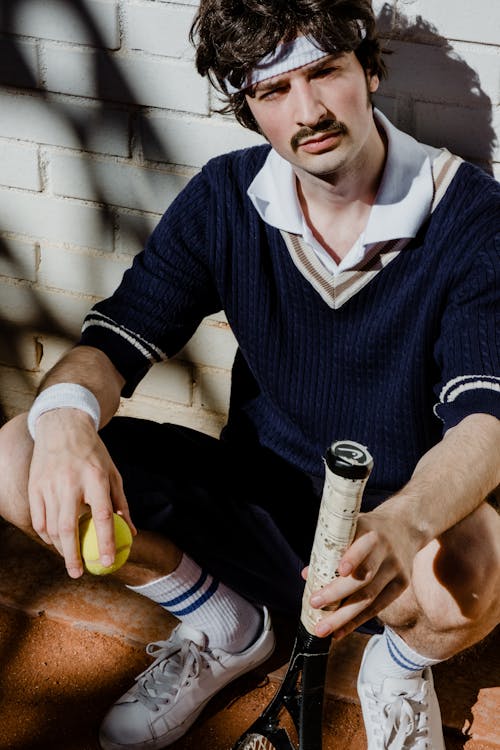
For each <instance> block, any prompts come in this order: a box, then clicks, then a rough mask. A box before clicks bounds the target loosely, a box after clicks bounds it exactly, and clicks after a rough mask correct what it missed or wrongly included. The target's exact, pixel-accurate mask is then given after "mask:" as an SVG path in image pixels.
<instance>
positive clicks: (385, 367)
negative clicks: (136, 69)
mask: <svg viewBox="0 0 500 750" xmlns="http://www.w3.org/2000/svg"><path fill="white" fill-rule="evenodd" d="M267 153H268V147H267V146H260V147H256V148H251V149H245V150H243V151H238V152H234V153H232V154H228V155H225V156H222V157H219V158H217V159H214V160H212V161H211V162H209V163H208V164H207V165H206V167H205V168H204V169H203V170H202V171H201V172H200V173H199V174H198V175H197V176H195V177H194V178H193V179H192V180H191V182H190V183H189V185H188V186H187V187H186V189H185V190H184V191H183V192H182V193H181V194H180V195H179V196H178V197H177V199H176V200H175V201H174V203H173V204H172V205H171V206H170V208H169V209H168V210H167V212H166V213H165V215H164V217H163V218H162V220H161V221H160V223H159V225H158V226H157V228H156V229H155V231H154V232H153V234H152V236H151V238H150V239H149V241H148V243H147V246H146V248H145V250H144V251H143V252H142V253H141V254H139V255H138V256H137V257H136V258H135V259H134V263H133V265H132V268H131V269H130V270H128V271H127V272H126V273H125V275H124V278H123V280H122V283H121V285H120V286H119V288H118V289H117V291H116V292H115V293H114V294H113V296H112V297H110V298H109V299H107V300H105V301H103V302H100V303H98V304H97V305H96V306H95V308H94V309H93V310H92V311H91V313H89V315H88V316H87V318H86V321H85V324H84V328H83V333H82V338H81V342H80V343H82V344H87V345H91V346H96V347H99V348H101V349H103V350H104V351H105V352H106V354H107V355H108V356H109V357H110V359H111V360H112V361H113V362H114V364H115V365H116V367H117V369H118V370H119V371H120V372H121V373H122V374H123V376H124V377H125V379H126V381H127V383H126V386H125V389H124V395H125V396H127V395H130V394H131V393H132V392H133V390H134V388H135V386H136V385H137V383H138V382H139V380H140V379H141V377H143V376H144V374H145V373H146V371H147V370H148V368H149V367H150V366H151V364H152V363H154V362H155V361H158V360H160V359H162V358H164V357H171V356H173V355H174V354H175V353H176V352H178V351H179V349H180V348H181V347H182V346H183V345H184V344H185V343H186V342H187V341H188V339H189V338H190V337H191V335H192V334H193V332H194V331H195V329H196V327H197V326H198V324H199V323H200V321H201V320H202V318H203V317H205V316H206V315H209V314H213V313H215V312H218V311H220V310H223V311H224V312H225V314H226V316H227V319H228V321H229V323H230V325H231V328H232V331H233V332H234V334H235V336H236V339H237V341H238V345H239V350H238V353H237V357H236V361H235V365H234V368H233V380H232V395H231V405H230V414H229V420H228V426H227V427H226V428H225V430H224V437H225V438H226V439H230V440H233V441H241V442H243V443H245V442H248V441H258V442H259V443H260V444H262V445H265V446H267V447H269V448H270V449H272V450H273V451H275V452H276V453H278V454H279V455H281V456H282V457H284V458H285V459H286V460H287V461H289V462H291V463H292V464H294V465H296V466H298V467H299V468H301V469H302V470H304V471H306V472H309V473H311V474H314V475H316V476H318V477H321V476H322V474H323V465H322V460H321V457H322V455H323V454H324V451H325V449H326V447H327V446H328V445H329V444H330V443H331V442H332V441H333V440H335V439H352V440H357V441H359V442H361V443H363V444H365V445H367V446H368V447H369V449H370V451H371V452H372V453H373V455H374V456H375V459H376V460H375V469H374V472H373V474H372V477H371V479H370V484H371V486H372V487H373V488H376V489H377V490H378V491H380V492H382V493H385V492H388V493H389V492H393V491H395V490H397V489H399V488H400V487H401V486H402V485H403V484H404V483H405V482H406V481H408V479H409V477H410V474H411V473H412V471H413V469H414V467H415V464H416V463H417V461H418V459H419V458H420V457H421V456H422V454H423V453H425V452H426V451H427V450H428V449H429V448H430V447H431V446H432V445H434V444H435V443H436V442H437V441H438V440H439V439H440V438H441V435H442V432H443V424H444V429H448V428H450V427H452V426H453V425H455V424H457V423H458V422H459V421H460V420H461V419H463V418H464V417H465V416H467V415H468V414H472V413H476V412H486V413H490V414H494V415H496V416H497V417H500V377H499V375H500V368H499V350H500V346H499V345H500V334H499V327H498V297H499V281H500V269H499V263H498V261H499V254H500V185H499V184H498V183H497V182H495V181H494V180H493V179H492V178H490V177H489V176H488V175H486V174H485V173H483V172H482V171H481V170H479V169H478V168H476V167H474V166H472V165H470V164H467V163H463V164H462V165H461V166H460V167H459V169H458V172H457V174H456V175H455V177H454V178H453V180H452V182H451V185H450V186H449V187H448V189H447V191H446V193H445V195H444V197H443V198H442V200H441V201H440V203H439V205H438V206H437V208H436V210H435V211H434V213H433V214H432V215H431V216H430V217H429V219H428V220H427V222H426V223H425V224H424V226H422V227H421V230H420V232H419V233H418V235H417V237H416V238H415V239H414V240H412V241H411V242H410V243H409V244H408V245H407V246H406V247H405V248H404V249H403V250H402V251H401V252H400V253H399V255H397V257H396V258H395V259H394V260H392V261H391V262H390V263H389V264H388V265H387V267H385V268H383V269H382V270H381V271H380V272H379V273H378V274H377V275H375V276H374V278H373V279H372V280H371V281H370V282H369V283H368V284H366V286H364V287H363V288H362V289H360V290H359V291H358V292H357V293H356V294H355V295H354V296H353V297H351V298H350V299H348V300H347V301H346V302H345V304H343V305H342V306H341V307H340V308H339V309H331V308H330V307H329V306H328V305H327V304H325V302H324V301H323V300H322V299H321V297H320V295H319V294H318V292H317V291H316V290H315V289H314V288H313V287H312V285H311V284H310V283H309V281H308V279H307V278H306V277H305V276H304V275H303V274H302V273H300V271H299V270H298V269H297V267H296V266H295V265H294V263H293V261H292V259H291V257H290V254H289V252H288V250H287V248H286V245H285V242H284V240H283V237H282V236H281V234H280V232H279V231H278V230H277V229H274V228H273V227H271V226H268V225H266V224H265V223H264V222H263V221H262V220H261V219H260V218H259V217H258V215H257V213H256V211H255V210H254V208H253V206H252V205H251V202H250V200H249V198H248V197H247V195H246V190H247V188H248V185H249V184H250V182H251V181H252V179H253V178H254V176H255V175H256V173H257V171H258V170H259V169H260V167H261V166H262V164H263V162H264V160H265V157H266V155H267ZM436 404H437V405H436Z"/></svg>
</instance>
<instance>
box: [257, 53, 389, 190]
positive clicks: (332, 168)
mask: <svg viewBox="0 0 500 750" xmlns="http://www.w3.org/2000/svg"><path fill="white" fill-rule="evenodd" d="M378 85H379V80H378V78H377V76H371V77H370V76H367V75H366V73H365V71H364V70H363V68H362V66H361V64H360V63H359V61H358V59H357V57H356V55H355V54H354V52H347V53H342V54H340V55H336V56H333V55H329V56H327V57H324V58H322V59H321V60H319V61H317V62H314V63H311V64H309V65H305V66H303V67H301V68H298V69H296V70H293V71H290V72H288V73H284V74H282V75H279V76H276V77H274V78H270V79H268V80H266V81H261V82H260V83H257V84H256V85H255V88H254V91H253V93H254V96H249V95H248V94H247V97H246V99H247V103H248V106H249V107H250V110H251V112H252V114H253V116H254V118H255V120H256V121H257V123H258V125H259V127H260V130H261V132H262V134H263V135H264V136H265V137H266V138H267V140H268V141H269V143H270V144H271V145H272V146H273V148H274V149H275V150H276V151H277V152H278V153H279V154H280V156H282V157H283V158H284V159H286V160H287V161H289V162H290V163H291V164H292V165H294V166H295V167H298V168H299V170H304V171H305V172H306V173H308V174H312V175H315V176H317V177H321V178H323V179H327V180H328V179H329V177H333V176H334V175H335V174H338V173H339V171H342V170H343V169H349V167H350V166H351V165H353V164H355V163H356V162H355V160H356V157H362V155H363V150H364V149H366V148H369V143H370V137H371V136H372V135H373V133H374V131H375V124H374V121H373V115H372V108H371V103H370V94H371V93H373V92H374V91H376V90H377V88H378ZM362 161H363V160H362V158H358V163H362Z"/></svg>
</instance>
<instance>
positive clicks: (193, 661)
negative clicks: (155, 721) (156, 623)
mask: <svg viewBox="0 0 500 750" xmlns="http://www.w3.org/2000/svg"><path fill="white" fill-rule="evenodd" d="M186 630H187V629H186V628H185V627H184V628H183V626H182V625H181V626H178V627H177V628H175V630H174V631H173V632H172V635H171V636H170V638H169V639H168V640H166V641H155V642H153V643H149V644H148V646H147V647H146V653H147V654H149V656H154V657H156V658H155V660H154V662H153V663H152V664H150V666H149V667H148V668H147V669H145V670H144V672H142V673H141V674H140V675H138V677H136V682H137V689H136V691H135V695H134V698H136V699H137V700H138V701H140V702H141V703H142V704H143V705H145V706H146V707H147V708H148V709H150V710H153V711H157V710H158V708H159V707H160V706H162V705H165V704H166V703H169V702H171V701H175V700H176V698H177V696H178V694H179V691H180V690H181V688H182V687H184V686H186V687H189V684H190V681H191V680H193V679H196V678H197V677H198V676H199V674H200V672H201V670H202V669H204V668H206V667H207V666H208V664H209V662H210V661H211V660H214V659H216V658H217V657H216V656H214V655H213V654H212V653H211V652H210V651H209V650H207V649H205V647H204V645H202V644H200V643H198V642H196V641H193V640H191V639H190V638H189V637H186V636H185V635H183V633H185V632H186ZM198 635H199V634H198Z"/></svg>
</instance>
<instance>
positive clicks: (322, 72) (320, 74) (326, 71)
mask: <svg viewBox="0 0 500 750" xmlns="http://www.w3.org/2000/svg"><path fill="white" fill-rule="evenodd" d="M336 70H337V68H336V67H335V66H333V65H331V66H330V67H328V68H321V70H317V71H316V72H315V73H314V74H313V78H323V77H324V76H329V75H330V73H335V71H336Z"/></svg>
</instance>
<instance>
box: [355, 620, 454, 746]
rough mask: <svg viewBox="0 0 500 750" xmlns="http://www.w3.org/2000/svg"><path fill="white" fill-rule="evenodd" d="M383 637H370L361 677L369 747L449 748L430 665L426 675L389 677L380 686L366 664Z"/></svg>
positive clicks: (359, 693) (360, 692)
mask: <svg viewBox="0 0 500 750" xmlns="http://www.w3.org/2000/svg"><path fill="white" fill-rule="evenodd" d="M380 638H381V636H380V635H376V636H373V637H372V638H370V640H369V642H368V645H367V647H366V649H365V652H364V654H363V660H362V662H361V667H360V670H359V676H358V695H359V699H360V701H361V708H362V710H363V719H364V722H365V730H366V737H367V740H368V750H424V749H425V750H445V746H444V738H443V727H442V724H441V712H440V710H439V703H438V700H437V695H436V692H435V690H434V681H433V679H432V672H431V669H430V667H427V668H426V669H424V671H423V674H422V677H411V678H410V679H393V678H389V677H388V678H386V679H385V680H384V681H383V683H382V686H381V687H380V688H378V689H376V688H375V686H374V685H373V684H372V683H370V682H367V681H366V678H365V677H364V674H363V672H364V667H365V664H366V662H367V660H368V659H369V658H370V652H371V650H372V649H373V647H374V646H375V644H376V643H377V641H378V640H379V639H380Z"/></svg>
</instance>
